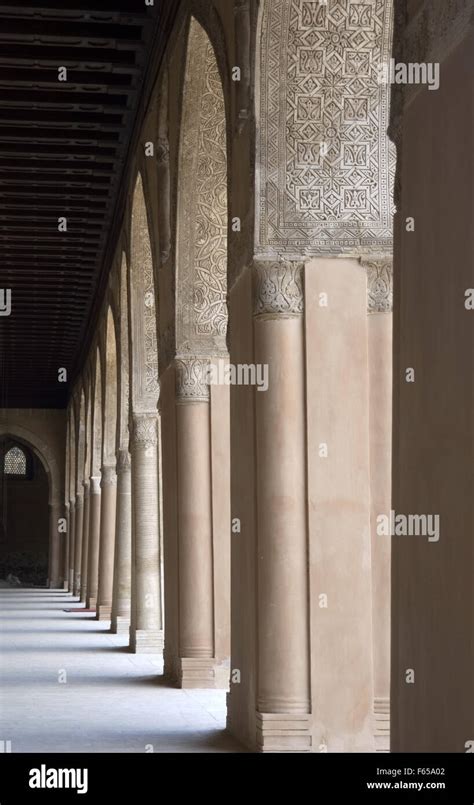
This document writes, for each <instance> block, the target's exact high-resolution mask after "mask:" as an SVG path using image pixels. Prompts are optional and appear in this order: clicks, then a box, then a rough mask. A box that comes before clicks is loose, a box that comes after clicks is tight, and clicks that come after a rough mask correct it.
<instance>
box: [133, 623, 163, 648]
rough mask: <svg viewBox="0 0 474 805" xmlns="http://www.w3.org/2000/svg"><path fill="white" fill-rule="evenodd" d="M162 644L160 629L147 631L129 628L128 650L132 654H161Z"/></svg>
mask: <svg viewBox="0 0 474 805" xmlns="http://www.w3.org/2000/svg"><path fill="white" fill-rule="evenodd" d="M163 645H164V638H163V631H162V629H155V630H153V631H151V630H150V631H148V630H147V629H132V628H130V651H131V652H133V654H161V653H162V651H163Z"/></svg>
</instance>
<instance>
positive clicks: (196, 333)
mask: <svg viewBox="0 0 474 805" xmlns="http://www.w3.org/2000/svg"><path fill="white" fill-rule="evenodd" d="M225 120H226V118H225V107H224V98H223V93H222V86H221V80H220V75H219V71H218V67H217V63H216V58H215V54H214V51H213V48H212V45H211V43H210V42H209V39H208V38H207V35H206V34H205V32H204V31H203V29H202V28H201V27H200V26H199V25H198V23H196V22H195V21H193V22H192V25H191V30H190V36H189V46H188V64H187V76H186V84H185V91H184V112H183V120H182V134H181V151H180V165H181V193H180V199H179V221H178V282H177V296H178V302H177V347H178V349H179V351H181V352H182V351H190V352H196V351H203V352H209V353H211V352H215V351H216V348H217V349H219V348H221V349H222V347H225V336H226V331H227V305H226V295H227V156H226V123H225Z"/></svg>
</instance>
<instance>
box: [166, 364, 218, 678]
mask: <svg viewBox="0 0 474 805" xmlns="http://www.w3.org/2000/svg"><path fill="white" fill-rule="evenodd" d="M208 365H209V362H208V360H206V359H204V360H203V359H196V358H181V359H178V360H177V361H176V430H177V474H178V575H179V582H178V584H179V658H178V668H177V676H178V684H179V685H180V686H181V687H183V688H184V687H197V688H209V687H215V679H214V677H215V671H214V665H215V662H214V628H213V624H214V600H213V566H212V564H213V559H212V491H211V461H210V447H211V445H210V411H209V384H208V378H207V369H208Z"/></svg>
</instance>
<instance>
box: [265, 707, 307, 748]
mask: <svg viewBox="0 0 474 805" xmlns="http://www.w3.org/2000/svg"><path fill="white" fill-rule="evenodd" d="M311 746H312V736H311V716H310V715H309V714H305V713H301V714H300V715H299V714H297V713H258V712H257V752H277V753H278V752H285V753H287V752H311V751H312V750H311Z"/></svg>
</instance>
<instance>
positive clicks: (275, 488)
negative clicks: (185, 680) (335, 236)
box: [254, 262, 311, 752]
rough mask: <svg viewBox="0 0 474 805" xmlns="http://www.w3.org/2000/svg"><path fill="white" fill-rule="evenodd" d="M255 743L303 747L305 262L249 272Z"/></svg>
mask: <svg viewBox="0 0 474 805" xmlns="http://www.w3.org/2000/svg"><path fill="white" fill-rule="evenodd" d="M254 317H255V318H254V337H255V358H256V362H257V364H262V365H265V364H266V365H268V378H269V386H268V390H267V391H264V392H256V393H255V398H256V440H257V488H256V494H257V535H258V537H257V658H258V659H257V663H258V667H257V745H258V748H259V749H260V751H262V752H266V751H292V750H293V751H294V750H298V751H310V747H311V735H310V717H309V713H310V682H309V642H308V641H309V634H308V633H309V618H308V545H307V539H308V536H307V513H306V496H307V490H306V473H305V466H306V424H305V354H304V330H303V287H302V265H301V264H299V263H290V262H285V263H265V262H261V263H257V264H256V266H255V269H254Z"/></svg>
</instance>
